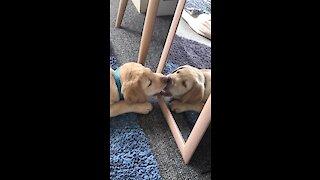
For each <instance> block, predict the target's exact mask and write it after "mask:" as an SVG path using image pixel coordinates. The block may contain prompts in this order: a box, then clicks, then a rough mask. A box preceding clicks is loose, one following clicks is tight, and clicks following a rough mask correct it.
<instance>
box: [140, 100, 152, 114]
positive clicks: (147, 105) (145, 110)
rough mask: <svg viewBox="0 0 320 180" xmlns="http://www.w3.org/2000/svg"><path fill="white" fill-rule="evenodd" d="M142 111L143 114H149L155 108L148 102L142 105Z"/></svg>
mask: <svg viewBox="0 0 320 180" xmlns="http://www.w3.org/2000/svg"><path fill="white" fill-rule="evenodd" d="M140 109H141V114H148V113H149V112H150V111H152V109H153V107H152V104H151V103H149V102H146V103H143V104H142V105H141V107H140Z"/></svg>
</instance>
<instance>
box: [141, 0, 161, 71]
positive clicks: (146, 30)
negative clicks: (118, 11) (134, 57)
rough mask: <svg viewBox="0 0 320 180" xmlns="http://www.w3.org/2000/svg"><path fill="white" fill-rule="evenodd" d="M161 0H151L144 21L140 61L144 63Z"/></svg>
mask: <svg viewBox="0 0 320 180" xmlns="http://www.w3.org/2000/svg"><path fill="white" fill-rule="evenodd" d="M158 6H159V0H149V3H148V9H147V13H146V18H145V21H144V26H143V31H142V37H141V43H140V50H139V56H138V63H140V64H142V65H144V64H145V61H146V57H147V53H148V50H149V45H150V41H151V37H152V33H153V27H154V23H155V20H156V16H157V11H158Z"/></svg>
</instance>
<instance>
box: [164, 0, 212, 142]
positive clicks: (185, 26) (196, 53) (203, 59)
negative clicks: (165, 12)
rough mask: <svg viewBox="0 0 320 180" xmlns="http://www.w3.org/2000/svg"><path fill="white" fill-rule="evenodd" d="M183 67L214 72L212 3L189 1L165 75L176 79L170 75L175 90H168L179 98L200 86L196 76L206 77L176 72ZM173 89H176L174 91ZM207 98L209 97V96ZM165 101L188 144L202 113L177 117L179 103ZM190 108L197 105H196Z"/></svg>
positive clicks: (198, 0) (209, 1) (180, 99)
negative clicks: (212, 57) (212, 67)
mask: <svg viewBox="0 0 320 180" xmlns="http://www.w3.org/2000/svg"><path fill="white" fill-rule="evenodd" d="M183 65H190V66H193V67H195V68H197V69H211V0H186V1H185V4H184V7H183V11H182V14H181V16H180V18H179V23H178V25H177V28H176V32H175V34H174V37H173V41H172V44H171V47H170V50H169V53H168V57H167V61H166V64H165V65H164V69H163V72H162V73H163V74H165V75H168V74H171V75H172V76H171V75H169V76H170V77H172V87H170V86H168V87H169V88H168V89H171V91H173V93H176V94H177V96H178V95H185V94H186V93H188V92H190V91H191V89H192V88H193V87H194V86H195V85H196V84H197V83H196V84H194V80H196V79H194V78H196V77H194V76H197V73H202V72H201V71H197V72H196V73H194V72H193V71H192V72H190V71H189V70H181V71H180V70H178V72H175V70H176V69H177V68H179V67H181V66H183ZM172 72H174V73H180V72H181V74H175V75H174V74H172ZM178 81H181V82H178ZM201 83H204V82H201ZM173 86H176V87H175V88H173ZM175 91H180V92H175ZM181 93H182V94H181ZM191 96H194V97H191V99H192V98H196V97H195V96H196V94H194V95H191ZM206 96H207V97H208V94H207V95H206ZM164 99H165V101H166V104H167V105H168V107H169V108H170V110H171V113H172V115H173V118H174V119H175V121H176V123H177V125H178V127H179V129H180V132H181V134H182V136H183V138H184V140H185V141H187V139H188V137H189V135H190V132H191V130H192V128H193V126H194V124H195V122H196V121H197V119H198V117H199V114H200V112H196V111H186V112H182V113H176V112H174V111H173V109H174V108H175V106H174V105H173V104H174V101H176V100H173V101H171V103H170V99H172V97H165V98H164ZM182 100H183V99H182V98H179V102H181V101H182ZM190 101H191V100H190ZM195 101H197V100H195ZM172 102H173V103H172ZM188 104H193V105H195V104H196V103H188ZM177 107H179V106H177ZM177 109H179V108H177ZM177 111H179V110H177Z"/></svg>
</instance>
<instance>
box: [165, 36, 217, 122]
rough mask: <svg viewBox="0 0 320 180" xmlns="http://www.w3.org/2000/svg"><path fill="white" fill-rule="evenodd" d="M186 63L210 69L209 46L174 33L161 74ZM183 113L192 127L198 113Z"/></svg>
mask: <svg viewBox="0 0 320 180" xmlns="http://www.w3.org/2000/svg"><path fill="white" fill-rule="evenodd" d="M187 64H188V65H191V66H194V67H196V68H199V69H212V68H211V47H209V46H206V45H204V44H201V43H198V42H196V41H193V40H190V39H186V38H183V37H180V36H178V35H175V37H174V39H173V42H172V45H171V48H170V51H169V55H168V60H167V63H166V66H165V67H164V70H163V74H165V75H167V74H169V73H170V72H172V71H173V70H175V69H176V68H178V67H179V66H183V65H187ZM213 70H214V69H213ZM183 114H184V116H185V119H186V120H187V121H188V122H189V123H190V125H191V127H193V126H194V124H195V122H196V120H197V119H198V116H199V113H197V112H192V111H190V112H184V113H183Z"/></svg>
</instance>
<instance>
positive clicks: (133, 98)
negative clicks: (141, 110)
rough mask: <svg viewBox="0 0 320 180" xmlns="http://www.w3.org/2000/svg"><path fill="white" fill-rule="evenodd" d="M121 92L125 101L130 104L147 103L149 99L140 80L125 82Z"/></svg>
mask: <svg viewBox="0 0 320 180" xmlns="http://www.w3.org/2000/svg"><path fill="white" fill-rule="evenodd" d="M121 91H122V94H123V97H124V101H125V102H126V103H128V104H133V103H143V102H146V101H147V97H146V96H145V94H144V91H143V89H142V88H141V85H140V82H139V79H135V80H131V81H126V82H123V84H122V89H121Z"/></svg>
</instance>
